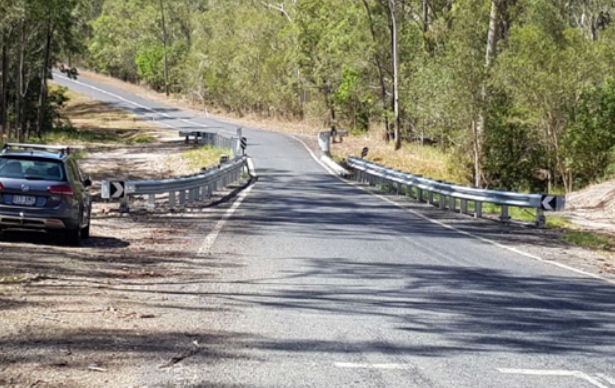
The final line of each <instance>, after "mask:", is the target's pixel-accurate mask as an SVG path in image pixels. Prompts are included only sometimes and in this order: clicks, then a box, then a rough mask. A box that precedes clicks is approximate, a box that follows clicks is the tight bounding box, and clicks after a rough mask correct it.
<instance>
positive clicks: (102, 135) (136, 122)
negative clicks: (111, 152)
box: [32, 84, 160, 145]
mask: <svg viewBox="0 0 615 388" xmlns="http://www.w3.org/2000/svg"><path fill="white" fill-rule="evenodd" d="M50 87H51V88H53V89H59V88H60V86H57V85H55V84H51V85H50ZM62 90H63V91H64V95H65V96H66V97H68V101H67V102H66V104H65V106H64V107H63V109H62V110H61V112H60V114H61V115H62V116H63V117H65V118H66V119H67V122H66V123H65V125H63V126H60V127H57V128H54V129H53V130H51V131H49V132H46V133H44V134H43V136H42V137H41V138H40V139H38V138H33V139H32V142H36V143H45V144H53V143H61V144H69V145H75V144H96V143H99V144H123V145H133V144H148V143H153V142H154V141H155V140H156V139H155V137H154V136H153V135H152V133H153V132H156V131H159V130H160V129H159V128H158V127H156V126H154V125H152V124H150V123H149V122H147V121H145V120H143V119H140V118H139V117H137V116H135V115H133V114H132V113H130V112H127V111H125V110H122V109H119V108H116V107H115V106H113V105H111V104H106V103H103V102H100V101H96V100H93V99H91V98H89V97H87V96H85V95H83V94H79V93H76V92H74V91H72V90H69V89H65V88H62Z"/></svg>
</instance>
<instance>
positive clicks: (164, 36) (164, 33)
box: [160, 0, 169, 97]
mask: <svg viewBox="0 0 615 388" xmlns="http://www.w3.org/2000/svg"><path fill="white" fill-rule="evenodd" d="M160 15H161V16H162V47H163V50H164V92H165V93H166V95H167V97H168V96H169V64H168V62H167V28H166V26H165V24H164V3H163V0H160Z"/></svg>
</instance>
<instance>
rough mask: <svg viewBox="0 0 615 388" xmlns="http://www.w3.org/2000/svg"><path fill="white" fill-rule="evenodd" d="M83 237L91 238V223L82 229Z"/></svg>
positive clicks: (85, 238)
mask: <svg viewBox="0 0 615 388" xmlns="http://www.w3.org/2000/svg"><path fill="white" fill-rule="evenodd" d="M81 238H82V239H84V240H87V239H88V238H90V224H88V226H86V227H85V228H83V229H81Z"/></svg>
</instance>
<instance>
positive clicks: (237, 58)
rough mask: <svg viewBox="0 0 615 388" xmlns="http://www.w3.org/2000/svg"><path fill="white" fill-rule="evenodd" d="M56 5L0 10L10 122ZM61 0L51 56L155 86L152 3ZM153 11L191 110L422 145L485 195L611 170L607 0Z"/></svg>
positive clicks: (296, 0)
mask: <svg viewBox="0 0 615 388" xmlns="http://www.w3.org/2000/svg"><path fill="white" fill-rule="evenodd" d="M56 2H57V3H58V4H59V0H53V1H43V0H35V1H25V0H4V1H2V2H0V18H1V20H2V26H3V35H2V37H0V40H1V41H2V42H7V43H6V44H5V46H7V47H8V49H9V52H8V54H7V56H8V57H10V59H11V60H10V62H11V63H10V65H9V70H8V73H9V74H16V71H17V67H19V60H18V58H20V50H21V48H25V49H24V55H23V60H24V63H26V64H27V66H26V67H24V69H23V76H24V77H23V84H21V85H17V84H15V81H14V80H13V78H12V77H11V79H9V81H7V83H8V90H12V92H10V93H11V94H10V96H9V97H8V98H7V99H6V100H7V101H12V103H11V104H9V105H10V106H9V107H8V108H7V109H8V110H5V111H10V112H11V114H10V115H9V116H10V121H11V123H14V122H15V120H16V118H15V117H17V121H18V122H20V123H23V120H26V122H27V121H28V120H32V119H31V118H29V117H31V116H32V112H30V110H31V109H32V107H36V106H37V104H38V105H40V102H39V101H38V100H40V99H37V98H36V96H38V95H40V94H41V88H40V83H41V82H40V81H41V66H42V63H43V62H44V59H43V53H42V49H41V47H42V46H41V44H42V43H43V42H44V38H45V31H48V29H46V25H47V26H49V23H47V24H46V22H45V21H49V17H48V16H49V13H48V12H47V11H48V10H49V9H50V4H56ZM61 4H63V5H64V8H63V9H62V11H61V12H60V11H54V13H53V15H54V16H53V18H54V19H53V20H55V21H57V23H55V22H54V23H53V24H54V25H55V26H56V27H55V28H54V35H53V44H52V47H51V53H52V58H53V60H55V59H57V58H58V57H59V56H64V57H70V54H71V53H82V55H80V61H81V63H83V64H84V65H85V66H87V67H90V68H92V69H94V70H97V71H100V72H104V73H107V74H110V75H112V76H116V77H119V78H122V79H124V80H129V81H132V82H143V83H146V84H148V85H149V86H151V87H152V88H154V89H157V90H162V89H163V87H164V60H163V58H164V47H163V38H164V36H163V28H162V16H163V15H162V14H161V7H160V6H159V5H160V4H159V1H149V0H96V1H85V0H68V1H64V2H61ZM163 4H164V7H163V8H164V17H165V25H166V33H167V34H166V44H167V58H168V65H169V83H170V85H171V89H172V91H173V92H174V93H180V94H183V95H185V96H186V97H188V98H190V99H193V100H194V101H197V102H199V103H202V104H205V105H213V106H217V107H220V108H223V109H226V110H228V111H229V112H231V111H232V112H236V113H238V114H246V113H255V114H260V115H264V116H277V117H286V118H302V119H304V120H306V121H308V120H312V122H317V123H320V125H325V126H329V127H343V128H348V129H352V130H357V131H370V132H374V131H378V133H384V134H385V137H386V138H390V137H393V136H394V135H396V134H398V133H399V134H400V135H401V138H402V139H405V141H421V142H425V143H435V144H436V145H437V146H439V147H441V148H442V149H443V150H446V151H448V152H452V153H455V155H457V157H458V160H459V166H460V168H463V169H465V171H466V173H467V174H466V175H467V178H468V181H473V182H476V183H478V184H481V185H484V186H488V187H493V188H511V189H518V190H522V189H528V190H529V189H532V190H549V189H553V188H554V187H555V186H559V187H563V188H565V189H566V190H573V189H574V188H575V187H580V186H583V185H586V184H589V183H591V182H595V181H597V180H600V179H603V178H604V177H605V176H606V174H607V173H608V171H609V169H608V166H609V164H610V163H612V160H611V156H612V155H613V142H614V141H613V139H612V133H613V129H612V124H611V123H612V122H613V120H612V118H613V111H614V108H613V103H612V98H613V81H611V79H612V76H613V69H612V63H615V61H614V59H615V58H614V55H615V50H614V48H615V26H614V24H613V23H612V22H611V19H612V17H614V16H615V14H614V13H613V12H614V8H613V7H614V6H613V4H612V1H610V0H570V1H566V2H563V1H560V0H524V1H521V0H412V1H411V0H278V1H277V2H275V3H269V2H266V1H260V0H243V1H239V0H224V1H222V0H163ZM62 15H64V16H62ZM24 27H25V28H24ZM393 27H395V28H393ZM394 32H395V33H396V38H397V39H396V40H394V39H393V33H394ZM21 38H23V41H22V40H21ZM395 41H396V42H397V46H396V50H395V51H396V52H397V54H398V61H397V68H398V72H397V73H398V82H397V85H398V88H397V90H396V89H395V84H396V83H395V80H394V68H395V64H396V62H395V60H394V56H393V52H394V50H393V44H394V42H395ZM20 42H21V43H20ZM84 48H87V50H84ZM52 62H53V61H52ZM19 87H21V88H22V89H20V90H22V91H25V92H24V93H22V94H23V98H18V97H17V96H18V95H19V93H16V92H15V90H18V89H19ZM37 93H38V94H37ZM396 94H399V106H398V108H396V106H395V103H394V96H395V95H396ZM22 107H24V108H23V109H25V110H24V111H23V112H22V113H19V112H21V109H22ZM25 107H28V108H25ZM396 111H398V114H397V119H396V114H395V112H396ZM11 125H13V126H15V125H14V124H11ZM20 125H21V124H20ZM22 126H26V125H25V124H24V125H22ZM17 127H19V125H17ZM395 137H396V136H395ZM392 152H393V151H392Z"/></svg>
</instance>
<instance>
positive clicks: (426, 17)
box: [423, 0, 429, 34]
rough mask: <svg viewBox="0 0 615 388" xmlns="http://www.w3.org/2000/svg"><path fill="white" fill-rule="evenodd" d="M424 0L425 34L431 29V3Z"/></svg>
mask: <svg viewBox="0 0 615 388" xmlns="http://www.w3.org/2000/svg"><path fill="white" fill-rule="evenodd" d="M427 1H428V0H423V34H424V33H426V32H427V30H428V29H429V4H427Z"/></svg>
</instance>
